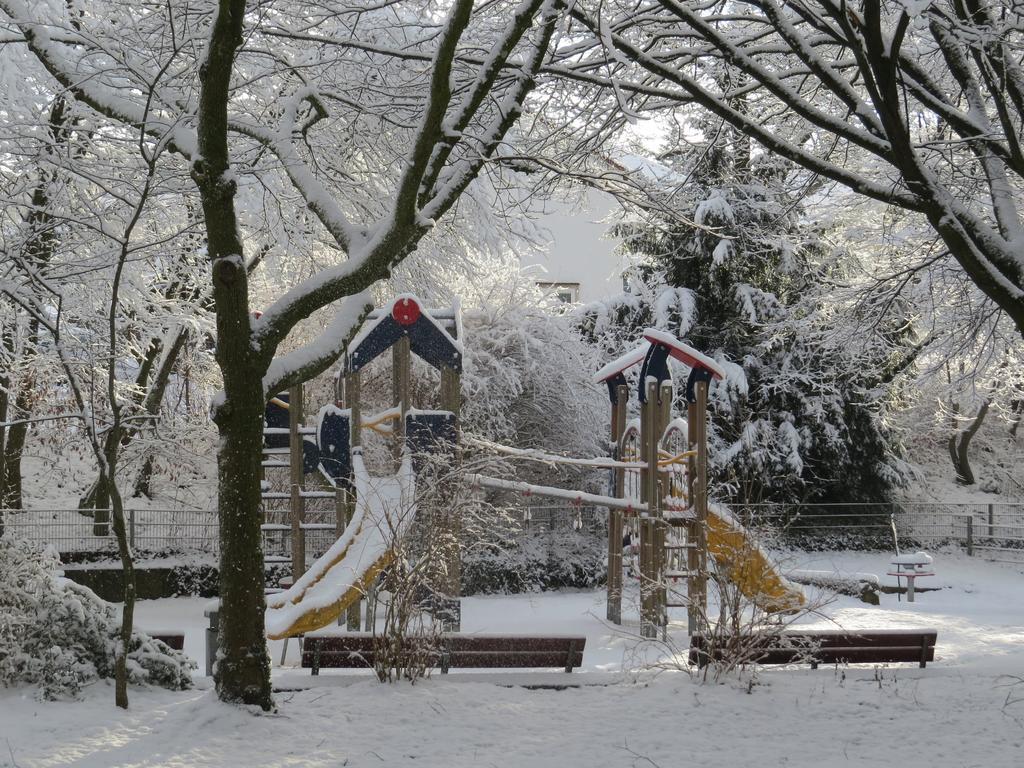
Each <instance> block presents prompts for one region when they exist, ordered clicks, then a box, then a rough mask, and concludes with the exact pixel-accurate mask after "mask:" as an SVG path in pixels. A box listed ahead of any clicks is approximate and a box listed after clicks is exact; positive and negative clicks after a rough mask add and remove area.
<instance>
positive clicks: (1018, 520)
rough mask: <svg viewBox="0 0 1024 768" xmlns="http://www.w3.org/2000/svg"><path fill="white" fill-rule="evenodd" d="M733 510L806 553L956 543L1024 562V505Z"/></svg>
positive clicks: (751, 524) (755, 507)
mask: <svg viewBox="0 0 1024 768" xmlns="http://www.w3.org/2000/svg"><path fill="white" fill-rule="evenodd" d="M730 508H731V509H732V511H733V513H734V514H735V515H736V516H737V517H738V518H739V519H740V520H741V521H743V522H744V524H746V525H747V526H749V527H751V528H754V529H755V530H757V531H759V532H760V533H761V534H762V535H764V536H765V537H767V538H769V539H772V540H775V541H778V542H779V543H782V544H786V545H788V546H793V547H799V548H803V549H881V550H892V549H895V548H910V547H925V546H930V547H936V546H943V545H954V546H959V547H962V548H964V549H966V550H967V552H968V554H972V555H973V554H979V555H981V554H984V555H986V556H991V557H992V559H1009V560H1013V561H1014V562H1016V561H1017V560H1018V558H1019V560H1020V561H1022V562H1024V504H1020V503H993V504H984V503H979V504H964V503H940V502H897V503H886V504H735V505H732V506H731V507H730ZM997 554H999V555H1001V556H1000V557H996V555H997Z"/></svg>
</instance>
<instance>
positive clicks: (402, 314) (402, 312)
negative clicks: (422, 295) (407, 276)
mask: <svg viewBox="0 0 1024 768" xmlns="http://www.w3.org/2000/svg"><path fill="white" fill-rule="evenodd" d="M391 316H392V317H393V318H395V322H396V323H398V324H399V325H412V324H413V323H415V322H416V321H417V320H419V319H420V305H419V304H417V303H416V301H415V300H414V299H399V300H398V301H396V302H395V306H394V308H393V309H392V310H391Z"/></svg>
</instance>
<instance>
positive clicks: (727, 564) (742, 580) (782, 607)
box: [708, 505, 807, 613]
mask: <svg viewBox="0 0 1024 768" xmlns="http://www.w3.org/2000/svg"><path fill="white" fill-rule="evenodd" d="M708 552H709V553H710V554H711V556H712V557H713V558H714V559H715V562H716V563H718V566H719V568H720V569H722V570H723V571H724V575H725V576H726V577H727V578H728V579H729V580H730V581H731V582H732V583H733V584H735V585H736V586H737V587H738V588H739V590H740V592H742V593H743V595H744V596H745V597H747V598H749V599H750V600H752V601H753V602H754V603H755V604H756V605H758V606H759V607H761V608H762V609H763V610H765V611H767V612H769V613H784V612H789V611H795V610H798V609H800V608H802V607H803V606H804V604H805V603H806V602H807V597H806V596H805V595H804V593H803V590H801V589H800V588H799V587H797V586H795V585H794V584H792V583H790V582H789V581H788V580H787V579H786V578H785V577H784V576H783V575H782V574H780V573H779V572H778V570H777V569H776V568H775V566H774V565H772V563H771V560H769V559H768V556H767V555H766V554H765V552H764V550H762V549H761V547H759V546H758V544H757V542H755V541H754V539H753V538H752V537H751V536H750V534H749V533H748V532H747V531H746V529H744V528H743V526H742V525H740V524H739V522H737V521H736V519H735V518H734V517H733V516H732V515H731V514H729V512H727V511H726V510H724V509H722V508H720V507H719V508H716V507H715V506H713V505H712V506H711V507H710V508H709V509H708Z"/></svg>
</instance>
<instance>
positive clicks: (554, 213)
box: [520, 188, 627, 303]
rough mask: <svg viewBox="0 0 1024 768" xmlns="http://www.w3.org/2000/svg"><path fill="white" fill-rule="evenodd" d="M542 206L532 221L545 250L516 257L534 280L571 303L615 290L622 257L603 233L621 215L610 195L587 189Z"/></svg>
mask: <svg viewBox="0 0 1024 768" xmlns="http://www.w3.org/2000/svg"><path fill="white" fill-rule="evenodd" d="M546 207H547V212H546V213H544V214H543V215H541V216H540V217H539V218H538V219H537V221H536V225H537V228H538V229H539V230H540V231H541V232H542V233H543V236H544V237H545V238H546V239H547V240H548V243H547V252H546V253H544V254H539V255H538V254H536V253H531V254H529V255H524V256H521V257H520V260H521V262H522V265H523V267H528V268H533V270H534V272H535V273H536V274H537V285H538V286H540V287H541V288H543V289H545V290H550V291H552V292H554V293H555V294H556V295H557V296H558V297H559V298H560V299H562V301H566V302H572V303H576V302H582V303H586V302H590V301H595V300H598V299H604V298H608V297H610V296H613V295H615V294H618V293H621V292H622V290H623V283H622V275H623V272H624V271H625V268H626V266H627V262H626V260H625V257H623V256H622V255H620V254H619V253H617V249H618V246H619V243H620V242H621V241H620V239H619V238H616V237H613V236H612V235H611V234H610V232H609V230H610V229H611V228H612V227H613V226H614V225H615V224H616V222H617V220H619V219H620V218H621V216H619V214H620V213H621V208H620V207H619V205H618V204H617V203H616V202H615V200H614V198H612V197H611V196H610V195H608V194H606V193H604V192H600V191H598V190H594V189H590V188H587V189H584V190H581V191H580V192H579V193H578V194H575V195H573V199H566V200H565V201H558V200H552V201H550V202H548V204H547V206H546Z"/></svg>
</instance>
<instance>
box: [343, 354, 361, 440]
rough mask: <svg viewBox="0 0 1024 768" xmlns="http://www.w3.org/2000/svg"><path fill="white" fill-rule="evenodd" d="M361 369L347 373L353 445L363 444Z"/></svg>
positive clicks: (347, 400)
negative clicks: (360, 399)
mask: <svg viewBox="0 0 1024 768" xmlns="http://www.w3.org/2000/svg"><path fill="white" fill-rule="evenodd" d="M359 385H360V382H359V371H352V372H351V373H346V374H345V407H346V408H348V409H349V410H350V411H352V416H351V417H350V418H351V420H352V421H351V424H352V447H353V448H355V447H356V446H357V445H362V444H363V440H362V434H363V433H362V427H363V421H362V410H361V409H360V407H359V396H360V392H359V389H360V386H359Z"/></svg>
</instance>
